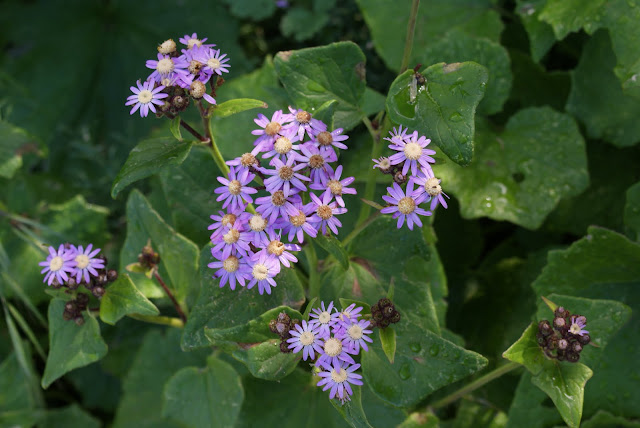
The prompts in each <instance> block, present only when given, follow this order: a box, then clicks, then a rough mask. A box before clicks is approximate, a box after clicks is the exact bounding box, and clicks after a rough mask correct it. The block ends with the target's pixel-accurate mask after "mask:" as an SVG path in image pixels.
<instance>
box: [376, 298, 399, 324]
mask: <svg viewBox="0 0 640 428" xmlns="http://www.w3.org/2000/svg"><path fill="white" fill-rule="evenodd" d="M371 317H372V318H373V321H372V324H373V325H374V326H375V327H380V328H387V327H389V324H395V323H397V322H400V312H398V311H397V310H396V307H395V306H394V304H393V303H392V302H391V300H389V299H387V298H386V297H385V298H383V299H380V300H378V301H377V302H376V304H375V305H373V306H371Z"/></svg>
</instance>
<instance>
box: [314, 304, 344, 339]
mask: <svg viewBox="0 0 640 428" xmlns="http://www.w3.org/2000/svg"><path fill="white" fill-rule="evenodd" d="M333 309H334V307H333V302H330V303H329V306H327V308H326V309H325V307H324V302H321V303H320V307H319V308H315V309H313V310H312V311H311V313H310V314H309V317H310V318H311V320H309V322H310V323H313V324H316V325H317V326H318V327H319V328H320V330H319V331H320V335H321V336H322V337H324V338H325V339H328V338H329V335H330V333H331V329H330V327H331V326H332V325H334V324H335V323H336V322H337V319H338V313H337V312H336V311H334V310H333Z"/></svg>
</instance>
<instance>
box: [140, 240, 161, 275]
mask: <svg viewBox="0 0 640 428" xmlns="http://www.w3.org/2000/svg"><path fill="white" fill-rule="evenodd" d="M138 263H140V266H142V267H143V268H145V269H148V270H151V269H154V268H155V267H156V266H157V265H158V263H160V254H158V253H157V252H155V251H154V249H153V247H151V243H150V242H149V243H147V245H145V246H144V247H142V252H141V253H140V254H138Z"/></svg>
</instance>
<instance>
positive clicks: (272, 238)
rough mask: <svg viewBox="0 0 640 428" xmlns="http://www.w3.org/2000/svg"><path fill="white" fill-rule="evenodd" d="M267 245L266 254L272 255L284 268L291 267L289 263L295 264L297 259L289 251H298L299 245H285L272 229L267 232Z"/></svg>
mask: <svg viewBox="0 0 640 428" xmlns="http://www.w3.org/2000/svg"><path fill="white" fill-rule="evenodd" d="M267 233H268V237H269V238H268V239H269V241H268V243H267V246H266V250H267V253H268V254H270V255H273V256H274V257H275V258H276V259H277V260H278V261H279V262H280V263H282V265H284V266H285V267H291V264H290V263H289V262H293V263H296V262H297V261H298V259H297V258H296V256H294V255H293V254H291V251H300V250H302V248H300V246H299V245H296V244H285V243H283V242H282V241H281V240H280V235H279V234H277V233H275V231H274V230H273V229H271V230H269V231H268V232H267Z"/></svg>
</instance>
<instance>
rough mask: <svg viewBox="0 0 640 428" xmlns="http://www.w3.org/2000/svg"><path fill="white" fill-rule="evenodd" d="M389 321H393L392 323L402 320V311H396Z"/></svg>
mask: <svg viewBox="0 0 640 428" xmlns="http://www.w3.org/2000/svg"><path fill="white" fill-rule="evenodd" d="M389 322H391V323H392V324H395V323H398V322H400V312H398V311H395V312H394V313H393V315H392V316H391V318H389Z"/></svg>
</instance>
